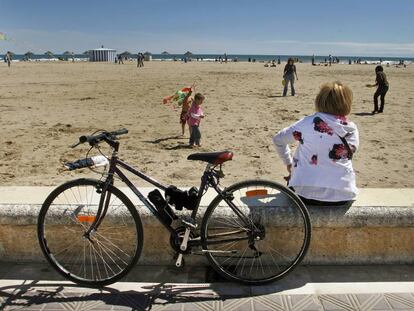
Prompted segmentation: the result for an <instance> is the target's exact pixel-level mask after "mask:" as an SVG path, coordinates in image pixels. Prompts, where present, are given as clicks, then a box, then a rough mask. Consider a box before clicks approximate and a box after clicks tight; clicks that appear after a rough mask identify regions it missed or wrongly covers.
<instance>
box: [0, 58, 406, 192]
mask: <svg viewBox="0 0 414 311" xmlns="http://www.w3.org/2000/svg"><path fill="white" fill-rule="evenodd" d="M374 68H375V65H335V66H332V67H325V66H311V65H310V64H298V65H297V71H298V75H299V81H297V83H296V89H297V96H295V97H292V96H288V97H285V98H283V97H281V96H280V95H281V91H282V85H281V80H282V70H283V66H277V67H276V68H266V67H264V66H263V64H261V63H228V64H219V63H207V62H191V63H187V64H183V63H180V62H156V61H153V62H147V63H145V67H144V68H137V67H136V63H132V62H131V63H126V64H124V65H115V64H108V63H83V62H80V63H71V62H67V63H66V62H59V63H14V64H12V67H11V68H7V66H6V65H5V64H1V65H0V131H1V133H2V135H1V136H0V146H1V147H0V175H1V180H0V185H2V186H8V185H57V184H60V183H62V182H64V181H67V180H70V179H73V178H75V177H81V176H96V177H99V175H96V174H93V173H92V172H90V171H89V170H82V171H77V172H62V171H61V168H62V163H63V162H65V161H69V160H76V159H78V158H81V157H84V156H85V154H86V152H87V150H88V148H87V146H83V147H78V148H76V149H71V148H69V145H70V144H72V143H75V142H76V141H77V139H78V137H79V136H80V135H84V134H90V133H92V132H94V131H95V130H98V129H107V130H115V129H118V128H121V127H126V128H128V130H129V134H128V135H126V136H125V138H123V139H122V140H121V149H120V157H121V158H123V159H125V160H127V161H128V162H129V163H130V164H132V165H134V166H135V167H136V168H138V169H140V170H142V171H143V172H145V173H148V174H150V175H151V176H152V177H154V178H155V179H157V180H159V181H161V182H163V183H166V184H176V185H178V186H192V185H198V184H199V181H200V176H201V172H202V170H203V169H204V164H202V163H201V162H194V161H188V160H187V159H186V158H187V156H188V155H189V154H191V153H193V152H209V151H221V150H231V151H233V152H234V158H233V161H230V162H227V163H226V164H225V165H224V172H225V174H226V177H225V178H224V179H223V180H222V184H223V185H230V184H231V183H233V182H236V181H241V180H244V179H249V178H265V179H270V180H274V181H278V182H282V183H283V176H285V175H286V169H285V167H284V166H283V164H282V162H281V160H280V159H279V158H278V156H277V154H276V152H275V150H274V147H273V145H272V141H271V138H272V136H273V135H274V134H275V133H276V132H278V131H279V130H280V129H282V128H283V127H285V126H287V125H290V124H291V123H292V122H294V121H296V120H298V119H300V118H302V117H303V116H305V115H309V114H311V113H313V109H314V104H313V102H314V98H315V96H316V94H317V92H318V87H319V85H320V84H322V83H324V82H328V81H334V80H340V81H342V82H343V83H345V84H347V85H349V86H350V87H351V88H352V90H353V92H354V108H353V112H352V114H351V115H350V119H351V120H352V121H354V122H355V123H356V124H357V126H358V128H359V130H360V140H361V145H360V149H359V152H358V153H357V154H356V155H355V158H354V160H353V162H354V167H355V169H356V172H357V184H358V186H359V187H391V188H401V187H413V186H414V178H413V174H414V133H413V130H414V125H413V121H414V88H413V80H414V65H409V66H408V67H407V68H395V67H389V68H387V67H386V68H385V72H386V74H387V77H388V80H389V82H390V91H389V92H388V94H387V97H386V100H387V102H386V106H385V113H384V114H381V115H375V116H372V115H371V114H370V112H371V111H372V110H373V104H372V96H373V93H374V90H375V89H372V88H367V87H365V85H366V84H367V83H373V82H374V80H375V74H374ZM193 82H196V84H197V87H196V90H197V91H198V92H201V93H203V94H204V95H205V96H206V100H205V103H204V107H203V109H204V113H205V115H206V117H205V119H204V120H202V124H201V132H202V147H201V148H199V149H195V150H194V149H188V148H187V143H188V133H187V134H186V135H185V136H184V137H181V136H180V134H181V129H180V125H179V123H178V120H179V112H180V111H179V110H178V111H174V110H172V108H171V107H168V106H164V105H162V104H161V100H162V98H163V97H164V96H167V95H170V94H171V93H173V92H174V91H175V90H176V89H178V88H180V87H183V86H188V85H191V84H192V83H193ZM136 183H137V184H138V185H148V184H146V183H144V182H140V181H138V180H136Z"/></svg>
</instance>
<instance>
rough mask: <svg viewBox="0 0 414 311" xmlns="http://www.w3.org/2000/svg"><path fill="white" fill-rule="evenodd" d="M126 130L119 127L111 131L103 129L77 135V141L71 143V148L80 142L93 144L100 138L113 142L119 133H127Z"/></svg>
mask: <svg viewBox="0 0 414 311" xmlns="http://www.w3.org/2000/svg"><path fill="white" fill-rule="evenodd" d="M127 133H128V130H127V129H126V128H121V129H119V130H116V131H113V132H107V131H103V132H101V133H99V134H97V135H89V136H87V135H82V136H80V137H79V142H78V143H76V144H74V145H72V146H71V148H75V147H77V146H78V145H80V144H84V143H89V145H91V146H94V145H96V144H98V143H99V142H101V141H102V140H106V141H107V142H108V141H109V142H113V141H114V140H117V139H118V137H117V136H119V135H123V134H127Z"/></svg>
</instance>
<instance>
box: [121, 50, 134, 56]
mask: <svg viewBox="0 0 414 311" xmlns="http://www.w3.org/2000/svg"><path fill="white" fill-rule="evenodd" d="M120 55H121V56H122V57H130V56H131V55H132V53H131V52H128V51H125V52H122V53H121V54H120Z"/></svg>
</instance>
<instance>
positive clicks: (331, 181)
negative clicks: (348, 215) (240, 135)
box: [273, 82, 359, 205]
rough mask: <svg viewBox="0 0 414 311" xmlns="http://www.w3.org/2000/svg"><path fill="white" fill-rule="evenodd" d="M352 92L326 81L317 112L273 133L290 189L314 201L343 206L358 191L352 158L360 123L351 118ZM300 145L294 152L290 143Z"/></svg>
mask: <svg viewBox="0 0 414 311" xmlns="http://www.w3.org/2000/svg"><path fill="white" fill-rule="evenodd" d="M352 97H353V95H352V91H351V90H350V89H349V88H348V87H347V86H345V85H343V84H342V83H340V82H333V83H326V84H323V85H322V86H321V89H320V91H319V93H318V95H317V96H316V99H315V110H316V113H314V114H313V115H310V116H306V117H304V118H303V119H301V120H299V121H297V122H296V123H294V124H292V125H290V126H289V127H287V128H285V129H283V130H281V131H280V132H279V133H277V134H276V135H275V136H274V137H273V143H274V145H275V147H276V151H277V153H278V155H279V157H280V158H281V159H282V160H283V163H284V164H285V165H286V168H287V171H288V173H289V175H288V176H287V177H285V180H286V181H288V186H289V187H291V188H292V189H293V190H294V191H295V192H296V193H297V194H298V195H299V196H300V197H301V198H302V200H303V202H304V203H305V204H310V205H345V204H349V203H351V201H352V200H353V199H354V198H355V196H356V195H357V192H358V189H357V187H356V182H355V172H354V169H353V167H352V156H353V154H354V153H355V151H356V150H357V149H358V147H359V134H358V129H357V126H356V125H355V124H354V123H353V122H351V121H349V120H348V117H347V116H348V115H349V114H350V113H351V106H352ZM292 143H297V144H298V147H297V148H296V151H295V154H294V155H293V157H292V155H291V151H290V147H289V145H290V144H292Z"/></svg>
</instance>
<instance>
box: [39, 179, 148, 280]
mask: <svg viewBox="0 0 414 311" xmlns="http://www.w3.org/2000/svg"><path fill="white" fill-rule="evenodd" d="M101 193H102V182H100V181H97V180H93V179H77V180H74V181H70V182H67V183H65V184H63V185H61V186H59V187H57V188H56V189H55V190H54V191H53V192H52V193H51V194H50V195H49V196H48V197H47V199H46V200H45V202H44V203H43V206H42V208H41V210H40V214H39V218H38V225H37V226H38V227H37V230H38V238H39V243H40V247H41V249H42V251H43V254H44V255H45V256H46V258H47V260H48V261H49V263H50V264H51V265H52V266H53V267H54V268H55V269H56V270H57V271H58V272H59V273H60V274H61V275H63V276H64V277H65V278H67V279H69V280H71V281H73V282H75V283H78V284H82V285H87V286H104V285H108V284H111V283H114V282H116V281H117V280H119V279H120V278H122V277H123V276H124V275H126V274H127V273H128V272H129V270H130V269H131V268H132V267H133V266H134V265H135V264H136V262H137V260H138V258H139V256H140V253H141V250H142V240H143V232H142V224H141V220H140V217H139V215H138V213H137V211H136V209H135V207H134V205H133V204H132V202H131V201H130V200H129V199H128V197H126V196H125V194H123V193H122V192H121V191H120V190H118V189H117V188H115V187H113V186H111V185H110V186H109V187H108V190H107V192H106V198H109V201H108V202H109V205H108V210H107V213H106V215H105V217H104V219H103V221H102V222H101V224H100V225H99V227H98V229H97V230H96V231H92V232H91V233H90V234H89V235H86V234H85V233H86V232H87V231H88V229H89V228H90V226H91V225H92V223H93V221H94V220H95V217H96V215H97V211H98V206H99V200H100V198H101ZM108 196H109V197H108Z"/></svg>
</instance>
